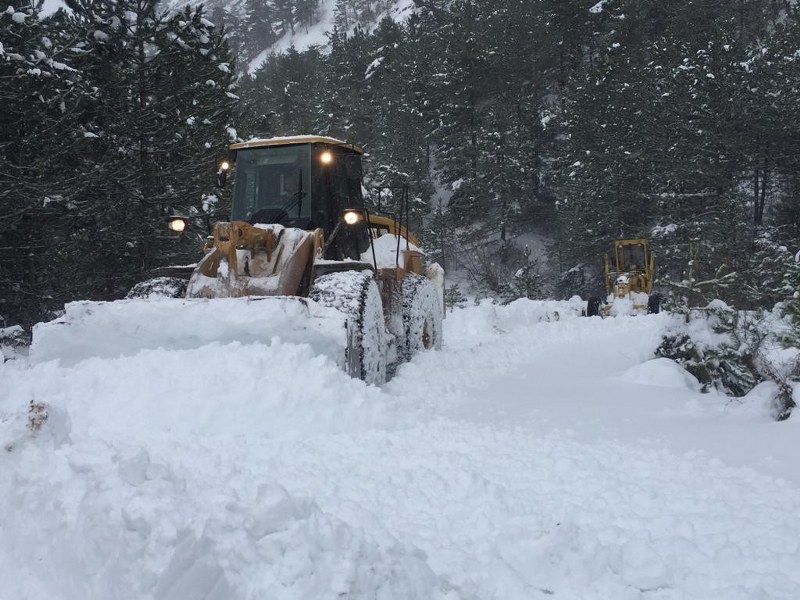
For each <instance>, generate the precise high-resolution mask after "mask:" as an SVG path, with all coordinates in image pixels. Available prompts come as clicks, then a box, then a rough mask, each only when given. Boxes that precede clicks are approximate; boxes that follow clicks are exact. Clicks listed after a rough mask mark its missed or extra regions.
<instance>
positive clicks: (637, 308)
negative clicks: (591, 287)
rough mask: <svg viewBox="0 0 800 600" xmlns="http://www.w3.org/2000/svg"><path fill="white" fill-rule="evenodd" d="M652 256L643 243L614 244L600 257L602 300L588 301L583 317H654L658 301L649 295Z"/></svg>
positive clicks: (637, 241) (647, 245)
mask: <svg viewBox="0 0 800 600" xmlns="http://www.w3.org/2000/svg"><path fill="white" fill-rule="evenodd" d="M654 276H655V255H654V254H653V253H652V252H650V248H649V244H648V241H647V240H645V239H641V238H637V239H624V240H614V241H613V242H612V244H611V256H610V257H609V255H608V254H606V255H604V256H603V278H604V280H605V286H606V294H605V297H602V298H601V297H599V296H595V297H593V298H589V301H588V302H587V304H586V316H588V317H593V316H597V315H599V316H603V317H605V316H608V315H621V314H642V313H645V312H647V313H658V312H660V310H661V298H660V296H659V295H658V294H655V293H653V277H654Z"/></svg>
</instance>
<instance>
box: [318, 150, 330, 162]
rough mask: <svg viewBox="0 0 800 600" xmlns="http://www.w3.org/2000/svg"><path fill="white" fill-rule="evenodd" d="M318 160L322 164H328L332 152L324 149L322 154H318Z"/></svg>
mask: <svg viewBox="0 0 800 600" xmlns="http://www.w3.org/2000/svg"><path fill="white" fill-rule="evenodd" d="M319 162H321V163H322V164H323V165H329V164H331V163H332V162H333V153H331V151H330V150H325V152H323V153H322V154H320V155H319Z"/></svg>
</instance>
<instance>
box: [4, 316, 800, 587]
mask: <svg viewBox="0 0 800 600" xmlns="http://www.w3.org/2000/svg"><path fill="white" fill-rule="evenodd" d="M555 308H557V305H553V304H546V303H536V302H530V301H517V302H515V303H513V304H511V305H510V306H507V307H501V306H493V305H490V304H482V305H481V306H475V307H469V308H466V309H463V310H457V311H455V312H452V313H449V314H448V316H447V319H446V321H445V349H444V350H442V351H440V352H429V353H426V354H424V355H421V356H418V357H416V358H415V359H414V360H413V361H412V362H411V363H409V364H406V365H404V366H403V367H402V368H401V369H400V370H399V372H398V374H397V376H396V377H395V378H394V379H393V380H392V381H391V382H390V383H388V384H387V385H385V386H384V387H383V388H376V387H370V386H365V385H364V384H363V383H361V382H359V381H355V380H351V379H349V378H348V377H347V376H346V375H345V374H344V373H342V372H341V371H339V370H338V369H337V368H336V367H335V366H334V364H333V363H332V362H331V361H330V359H328V358H326V357H324V356H320V355H315V354H314V352H313V351H312V349H311V347H309V346H305V345H302V344H293V343H290V342H287V341H282V340H280V339H278V338H273V339H271V340H269V341H266V342H265V343H254V342H252V341H251V342H249V343H238V342H233V343H225V344H220V343H208V342H204V341H202V340H201V342H198V343H197V344H196V345H195V346H194V347H184V348H183V349H181V350H165V349H161V348H153V347H150V348H144V349H142V350H141V352H139V353H138V354H135V355H133V356H126V357H122V358H99V357H98V358H90V359H87V360H80V361H77V362H76V361H68V362H65V365H66V364H70V365H71V366H61V365H60V364H59V363H58V362H55V361H51V362H35V357H34V356H32V357H31V362H30V363H28V362H26V359H24V358H22V359H19V360H15V361H10V362H7V363H5V364H4V365H0V447H2V452H0V573H2V574H3V575H4V576H3V577H0V599H3V600H5V599H9V600H11V599H14V600H18V599H46V600H56V599H70V600H72V599H75V600H78V599H80V600H86V599H103V600H111V599H129V598H130V599H134V598H136V599H145V598H153V599H158V600H163V599H170V600H177V599H188V598H205V599H212V600H213V599H219V600H222V599H226V600H230V599H238V598H247V599H256V598H258V599H262V598H270V599H295V598H296V599H301V598H331V599H333V598H379V599H389V598H398V599H400V598H402V599H406V598H425V599H427V598H448V599H456V598H465V599H473V598H474V599H478V598H480V599H497V600H500V599H502V600H508V599H517V598H519V599H523V598H524V599H531V598H551V597H553V598H565V599H566V598H575V599H582V600H587V599H598V600H609V599H615V600H616V599H621V600H624V599H639V598H642V599H644V598H647V599H650V598H654V599H678V598H680V599H688V598H697V599H703V600H708V599H715V600H716V599H731V600H733V599H755V598H758V599H766V598H769V599H773V598H775V599H777V598H785V599H796V598H800V462H798V460H797V458H796V449H797V442H798V435H799V434H800V420H799V419H798V418H797V417H796V416H795V417H792V418H790V419H789V420H788V421H785V422H782V423H776V422H774V421H772V420H771V419H770V417H769V410H768V407H767V406H766V401H765V396H766V394H765V392H764V390H763V388H762V389H757V390H755V391H754V392H753V393H752V394H751V396H750V397H749V398H748V399H746V401H730V400H728V399H726V398H723V397H720V396H715V395H702V394H699V393H698V392H697V391H696V385H695V382H694V381H693V380H692V378H691V377H690V376H688V375H687V374H686V373H685V372H683V371H682V370H680V369H679V368H678V367H677V366H676V365H675V364H674V363H672V362H670V361H668V360H666V359H659V360H650V358H651V356H652V352H653V350H654V348H655V347H656V345H657V344H658V341H659V338H660V334H661V332H662V331H663V330H664V328H665V327H666V326H667V324H668V322H669V319H670V317H669V316H668V315H665V314H661V315H651V316H642V317H620V318H617V319H605V320H601V319H600V318H590V319H587V318H579V317H575V316H573V315H572V314H571V313H570V312H569V311H561V314H560V317H561V318H560V319H559V320H556V319H555V315H554V309H555ZM196 326H197V327H202V326H203V324H202V323H198V324H196ZM201 337H202V336H201ZM198 339H200V338H198ZM73 363H74V364H73ZM31 403H33V404H31ZM40 404H42V405H46V410H47V419H46V420H45V421H43V423H42V426H41V428H40V430H39V431H38V433H36V434H32V433H31V432H30V430H29V425H30V422H31V420H32V421H33V423H34V429H35V428H36V424H38V423H39V421H40V417H39V416H38V415H37V413H38V412H39V409H38V408H36V407H37V406H39V405H40ZM30 406H33V407H34V410H33V412H32V413H29V407H30Z"/></svg>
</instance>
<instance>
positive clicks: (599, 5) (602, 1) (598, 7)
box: [589, 0, 608, 15]
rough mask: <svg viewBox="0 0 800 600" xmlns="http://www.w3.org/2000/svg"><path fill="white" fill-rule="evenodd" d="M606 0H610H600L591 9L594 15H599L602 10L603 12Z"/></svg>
mask: <svg viewBox="0 0 800 600" xmlns="http://www.w3.org/2000/svg"><path fill="white" fill-rule="evenodd" d="M606 2H608V0H600V2H598V3H597V4H595V5H594V6H592V7H591V8H590V9H589V12H590V13H592V14H593V15H599V14H600V13H601V12H603V6H604V5H605V3H606Z"/></svg>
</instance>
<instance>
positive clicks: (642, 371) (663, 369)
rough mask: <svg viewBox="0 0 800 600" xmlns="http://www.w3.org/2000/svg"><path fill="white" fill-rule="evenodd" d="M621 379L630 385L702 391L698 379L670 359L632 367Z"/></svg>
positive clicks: (650, 361) (651, 361)
mask: <svg viewBox="0 0 800 600" xmlns="http://www.w3.org/2000/svg"><path fill="white" fill-rule="evenodd" d="M619 379H620V380H621V381H627V382H629V383H639V384H642V385H657V386H659V387H672V388H681V389H688V390H692V391H695V392H697V391H700V388H701V387H702V386H701V385H700V382H699V381H698V380H697V378H696V377H695V376H694V375H692V374H691V373H689V372H688V371H686V370H684V368H683V367H681V366H680V365H679V364H678V363H676V362H675V361H674V360H671V359H669V358H654V359H653V360H649V361H647V362H645V363H642V364H640V365H636V366H635V367H631V368H630V369H628V370H627V371H625V373H624V374H622V375H621V376H620V377H619Z"/></svg>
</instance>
